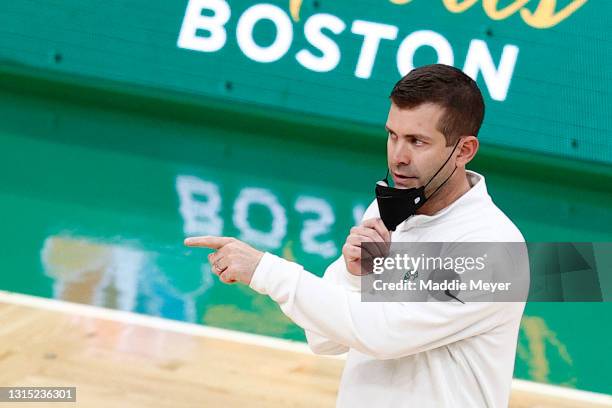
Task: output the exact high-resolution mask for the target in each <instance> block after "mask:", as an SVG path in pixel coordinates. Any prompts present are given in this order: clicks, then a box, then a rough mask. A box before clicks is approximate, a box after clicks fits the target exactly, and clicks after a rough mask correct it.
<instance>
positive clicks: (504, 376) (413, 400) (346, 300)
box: [250, 171, 525, 408]
mask: <svg viewBox="0 0 612 408" xmlns="http://www.w3.org/2000/svg"><path fill="white" fill-rule="evenodd" d="M467 174H468V178H469V181H470V185H471V186H472V187H471V188H470V190H469V191H468V192H466V193H465V194H464V195H463V196H461V197H460V198H459V199H457V200H456V201H455V202H453V203H452V204H451V205H449V206H448V207H446V208H444V209H442V210H441V211H439V212H438V213H436V214H435V215H433V216H427V215H415V216H412V217H410V218H409V219H408V220H406V221H404V222H403V223H402V224H400V225H399V226H398V228H397V229H396V231H394V232H393V234H392V237H391V240H392V242H524V239H523V236H522V235H521V233H520V231H519V230H518V229H517V228H516V226H515V225H514V224H513V223H512V221H510V219H508V218H507V217H506V216H505V215H504V213H503V212H502V211H501V210H500V209H499V208H497V206H495V204H494V203H493V201H492V200H491V197H490V196H489V194H488V193H487V189H486V185H485V180H484V177H483V176H481V175H479V174H477V173H475V172H471V171H468V172H467ZM373 217H379V213H378V207H377V205H376V201H374V202H373V203H372V204H371V205H370V207H369V208H368V209H367V210H366V213H365V214H364V217H363V219H368V218H373ZM359 284H360V278H359V277H357V276H353V275H351V274H350V273H349V272H348V271H347V269H346V267H345V264H344V260H343V258H342V256H340V257H339V258H338V259H337V260H336V261H334V262H333V263H332V264H331V265H330V266H329V267H328V268H327V270H326V271H325V275H324V277H323V278H319V277H317V276H315V275H313V274H312V273H309V272H308V271H306V270H304V269H303V267H302V266H300V265H298V264H296V263H293V262H289V261H286V260H284V259H282V258H279V257H277V256H275V255H272V254H270V253H266V254H265V255H264V256H263V258H262V259H261V261H260V263H259V265H258V266H257V269H256V270H255V273H254V275H253V278H252V281H251V284H250V286H251V288H253V289H254V290H256V291H257V292H259V293H261V294H266V295H269V296H270V297H271V298H272V299H273V300H274V301H276V302H277V303H278V304H279V305H280V307H281V309H282V311H283V312H284V313H285V314H286V315H287V316H288V317H289V318H291V319H292V320H293V321H294V322H295V323H296V324H297V325H299V326H300V327H302V328H304V329H305V331H306V336H307V339H308V344H309V346H310V348H311V349H312V350H313V351H314V352H315V353H317V354H341V353H345V352H348V356H347V360H346V365H345V368H344V372H343V374H342V380H341V384H340V388H339V393H338V399H337V407H350V408H353V407H393V408H396V407H417V408H425V407H435V408H442V407H453V408H461V407H470V408H471V407H499V408H501V407H507V406H508V400H509V395H510V385H511V381H512V373H513V369H514V358H515V352H516V344H517V336H518V331H519V324H520V320H521V316H522V314H523V309H524V307H525V303H524V302H512V303H510V302H466V303H465V304H462V303H459V302H362V301H361V293H360V288H359Z"/></svg>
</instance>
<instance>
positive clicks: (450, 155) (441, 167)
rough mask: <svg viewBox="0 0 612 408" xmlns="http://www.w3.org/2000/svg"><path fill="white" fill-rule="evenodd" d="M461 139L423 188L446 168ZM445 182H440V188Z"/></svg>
mask: <svg viewBox="0 0 612 408" xmlns="http://www.w3.org/2000/svg"><path fill="white" fill-rule="evenodd" d="M460 141H461V138H459V139H458V140H457V143H455V147H453V151H452V152H450V154H449V155H448V157H447V158H446V161H445V162H444V164H443V165H442V166H440V168H439V169H438V171H436V174H434V175H433V176H431V178H430V179H429V181H428V182H427V184H425V185H424V186H423V188H425V187H427V186H428V185H429V183H431V181H432V180H433V179H434V177H436V176H437V175H438V173H440V171H442V169H443V168H444V166H446V163H448V161H449V160H450V158H451V157H453V153H455V149H457V146H459V142H460ZM455 169H456V167H455ZM454 172H455V170H453V173H454ZM387 174H389V170H387ZM451 175H452V173H451ZM446 180H448V178H447V179H446ZM444 183H446V181H444ZM444 183H442V184H440V186H439V187H438V188H440V187H442V185H443V184H444ZM436 191H438V189H436ZM432 195H433V194H432ZM430 197H431V196H430Z"/></svg>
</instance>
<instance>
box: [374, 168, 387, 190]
mask: <svg viewBox="0 0 612 408" xmlns="http://www.w3.org/2000/svg"><path fill="white" fill-rule="evenodd" d="M382 181H384V182H385V184H386V186H385V187H387V186H389V169H388V168H387V175H386V176H385V178H384V179H382V180H378V181H377V182H376V184H378V185H379V186H380V185H381V184H380V183H381V182H382Z"/></svg>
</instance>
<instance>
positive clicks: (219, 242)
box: [184, 236, 234, 249]
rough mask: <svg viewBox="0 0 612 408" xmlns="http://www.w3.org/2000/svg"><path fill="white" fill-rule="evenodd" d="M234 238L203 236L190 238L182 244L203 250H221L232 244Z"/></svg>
mask: <svg viewBox="0 0 612 408" xmlns="http://www.w3.org/2000/svg"><path fill="white" fill-rule="evenodd" d="M233 240H234V238H230V237H211V236H203V237H190V238H186V239H185V241H184V244H185V245H186V246H188V247H203V248H212V249H221V248H223V247H224V246H225V245H227V244H229V243H230V242H232V241H233Z"/></svg>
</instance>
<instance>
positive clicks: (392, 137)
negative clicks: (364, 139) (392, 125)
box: [387, 132, 397, 140]
mask: <svg viewBox="0 0 612 408" xmlns="http://www.w3.org/2000/svg"><path fill="white" fill-rule="evenodd" d="M387 135H388V136H389V138H390V139H393V140H395V139H396V138H397V136H395V135H394V134H393V133H391V132H387Z"/></svg>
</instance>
